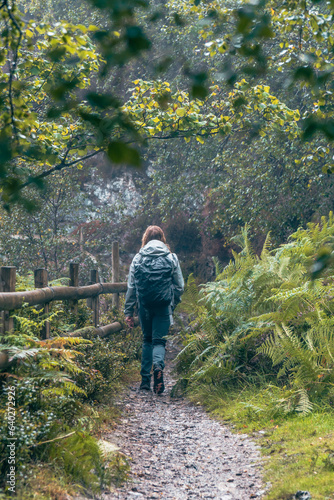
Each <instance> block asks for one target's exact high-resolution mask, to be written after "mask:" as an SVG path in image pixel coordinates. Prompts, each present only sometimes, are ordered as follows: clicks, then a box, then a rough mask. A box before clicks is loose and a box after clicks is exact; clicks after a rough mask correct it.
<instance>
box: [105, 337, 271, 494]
mask: <svg viewBox="0 0 334 500" xmlns="http://www.w3.org/2000/svg"><path fill="white" fill-rule="evenodd" d="M176 352H177V351H176V350H175V348H174V346H173V344H172V343H171V342H170V343H169V346H168V354H167V363H166V365H167V366H166V370H165V379H166V382H165V385H166V390H165V393H164V394H162V395H160V396H156V395H155V394H154V393H153V392H151V393H149V392H146V391H139V390H138V387H139V384H138V386H136V387H132V388H130V389H129V390H128V392H127V393H126V394H125V395H124V397H123V398H122V401H121V402H120V403H119V405H120V407H121V408H122V410H123V419H122V421H121V423H120V425H119V426H118V427H117V428H116V430H115V431H113V433H111V434H106V435H105V436H104V439H106V440H109V441H111V442H113V443H115V444H117V445H118V446H119V447H120V449H121V451H122V452H123V453H124V454H125V455H127V456H128V457H130V458H131V461H130V463H131V473H130V480H129V481H128V482H127V483H126V484H125V485H123V486H122V487H119V488H117V489H115V490H114V491H113V492H109V493H104V494H103V495H102V498H103V500H128V499H135V498H138V499H150V498H160V499H164V500H169V499H170V500H183V499H206V498H207V499H209V498H210V499H219V500H249V499H251V498H261V497H262V495H263V494H264V489H263V484H262V480H261V464H260V453H259V450H258V446H257V445H256V444H255V443H254V442H253V441H252V440H251V439H250V438H249V437H248V436H246V435H245V434H241V435H239V434H233V433H232V432H231V430H230V429H229V428H228V427H226V426H223V425H221V424H219V423H218V422H216V421H214V420H212V419H211V418H210V417H208V415H207V414H206V413H205V412H204V410H203V409H202V408H200V407H197V406H194V405H193V404H191V403H190V402H188V401H187V400H186V399H184V398H171V397H170V390H171V388H172V386H173V384H174V380H173V379H172V375H171V368H172V363H171V361H170V360H171V359H172V358H173V357H175V354H176Z"/></svg>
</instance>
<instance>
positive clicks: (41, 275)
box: [34, 269, 50, 339]
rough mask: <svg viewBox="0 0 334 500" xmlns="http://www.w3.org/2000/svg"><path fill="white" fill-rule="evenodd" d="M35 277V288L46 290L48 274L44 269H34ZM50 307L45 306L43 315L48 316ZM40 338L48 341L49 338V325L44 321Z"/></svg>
mask: <svg viewBox="0 0 334 500" xmlns="http://www.w3.org/2000/svg"><path fill="white" fill-rule="evenodd" d="M34 277H35V288H46V287H47V286H48V272H47V270H46V269H36V270H35V271H34ZM49 309H50V305H49V304H45V305H44V308H43V312H44V315H47V314H49ZM41 333H42V338H43V339H49V338H50V323H49V321H46V322H45V323H44V326H43V328H42V332H41Z"/></svg>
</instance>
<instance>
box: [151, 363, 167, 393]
mask: <svg viewBox="0 0 334 500" xmlns="http://www.w3.org/2000/svg"><path fill="white" fill-rule="evenodd" d="M164 390H165V385H164V374H163V371H162V370H161V368H156V369H155V370H154V385H153V391H154V392H155V393H156V394H162V393H163V392H164Z"/></svg>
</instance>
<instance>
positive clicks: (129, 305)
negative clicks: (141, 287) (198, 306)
mask: <svg viewBox="0 0 334 500" xmlns="http://www.w3.org/2000/svg"><path fill="white" fill-rule="evenodd" d="M141 255H156V256H160V255H161V256H164V255H166V256H167V257H168V258H169V259H170V260H171V261H172V263H173V274H172V292H173V293H172V297H173V298H172V304H171V308H172V309H174V307H175V306H176V305H177V304H178V303H179V302H180V300H181V295H182V293H183V291H184V280H183V276H182V271H181V268H180V264H179V261H178V258H177V256H176V255H175V253H171V252H170V250H169V249H168V247H167V246H166V245H165V244H164V243H163V242H162V241H159V240H151V241H149V242H148V243H147V244H146V245H145V246H144V247H143V248H141V249H140V250H139V253H137V254H136V255H135V256H134V258H133V259H132V262H131V265H130V271H129V278H128V290H127V292H126V296H125V306H124V314H125V316H133V311H134V308H135V305H136V304H137V302H138V298H137V291H136V285H135V275H134V271H135V267H134V264H135V263H136V262H138V260H139V259H140V256H141Z"/></svg>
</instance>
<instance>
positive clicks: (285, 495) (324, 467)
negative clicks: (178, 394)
mask: <svg viewBox="0 0 334 500" xmlns="http://www.w3.org/2000/svg"><path fill="white" fill-rule="evenodd" d="M280 391H282V390H281V389H279V388H277V387H274V386H270V385H269V386H266V387H264V388H255V387H247V388H245V389H243V390H240V389H239V390H236V389H235V390H233V391H231V390H229V391H224V390H222V389H216V388H209V389H208V388H207V387H206V388H197V389H196V391H194V392H192V393H191V394H190V398H191V399H192V401H193V402H196V403H197V402H199V403H201V404H203V405H204V406H205V407H206V408H207V410H208V411H209V412H210V413H211V414H212V415H213V416H214V417H215V418H218V419H221V420H224V421H225V422H226V421H229V422H231V423H233V424H234V429H235V430H236V431H237V432H239V433H247V434H248V435H250V436H252V437H254V438H255V439H256V440H257V441H258V443H259V444H260V445H261V450H262V454H263V455H264V457H265V460H264V481H265V482H270V483H271V485H272V487H271V489H270V491H269V492H268V493H267V495H266V497H265V499H266V500H290V499H291V498H292V497H293V495H294V494H295V493H296V492H297V491H298V490H302V491H309V492H310V493H311V495H312V499H313V500H318V499H319V500H320V499H321V500H334V412H333V409H332V408H323V409H322V408H316V409H315V410H314V411H313V412H312V413H309V414H306V415H298V414H296V413H286V411H285V410H284V404H283V403H284V394H283V397H282V393H281V392H280ZM280 395H281V398H279V396H280ZM281 400H283V402H281V407H279V405H280V401H281ZM259 430H261V431H262V432H261V433H260V434H259V432H258V431H259Z"/></svg>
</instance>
